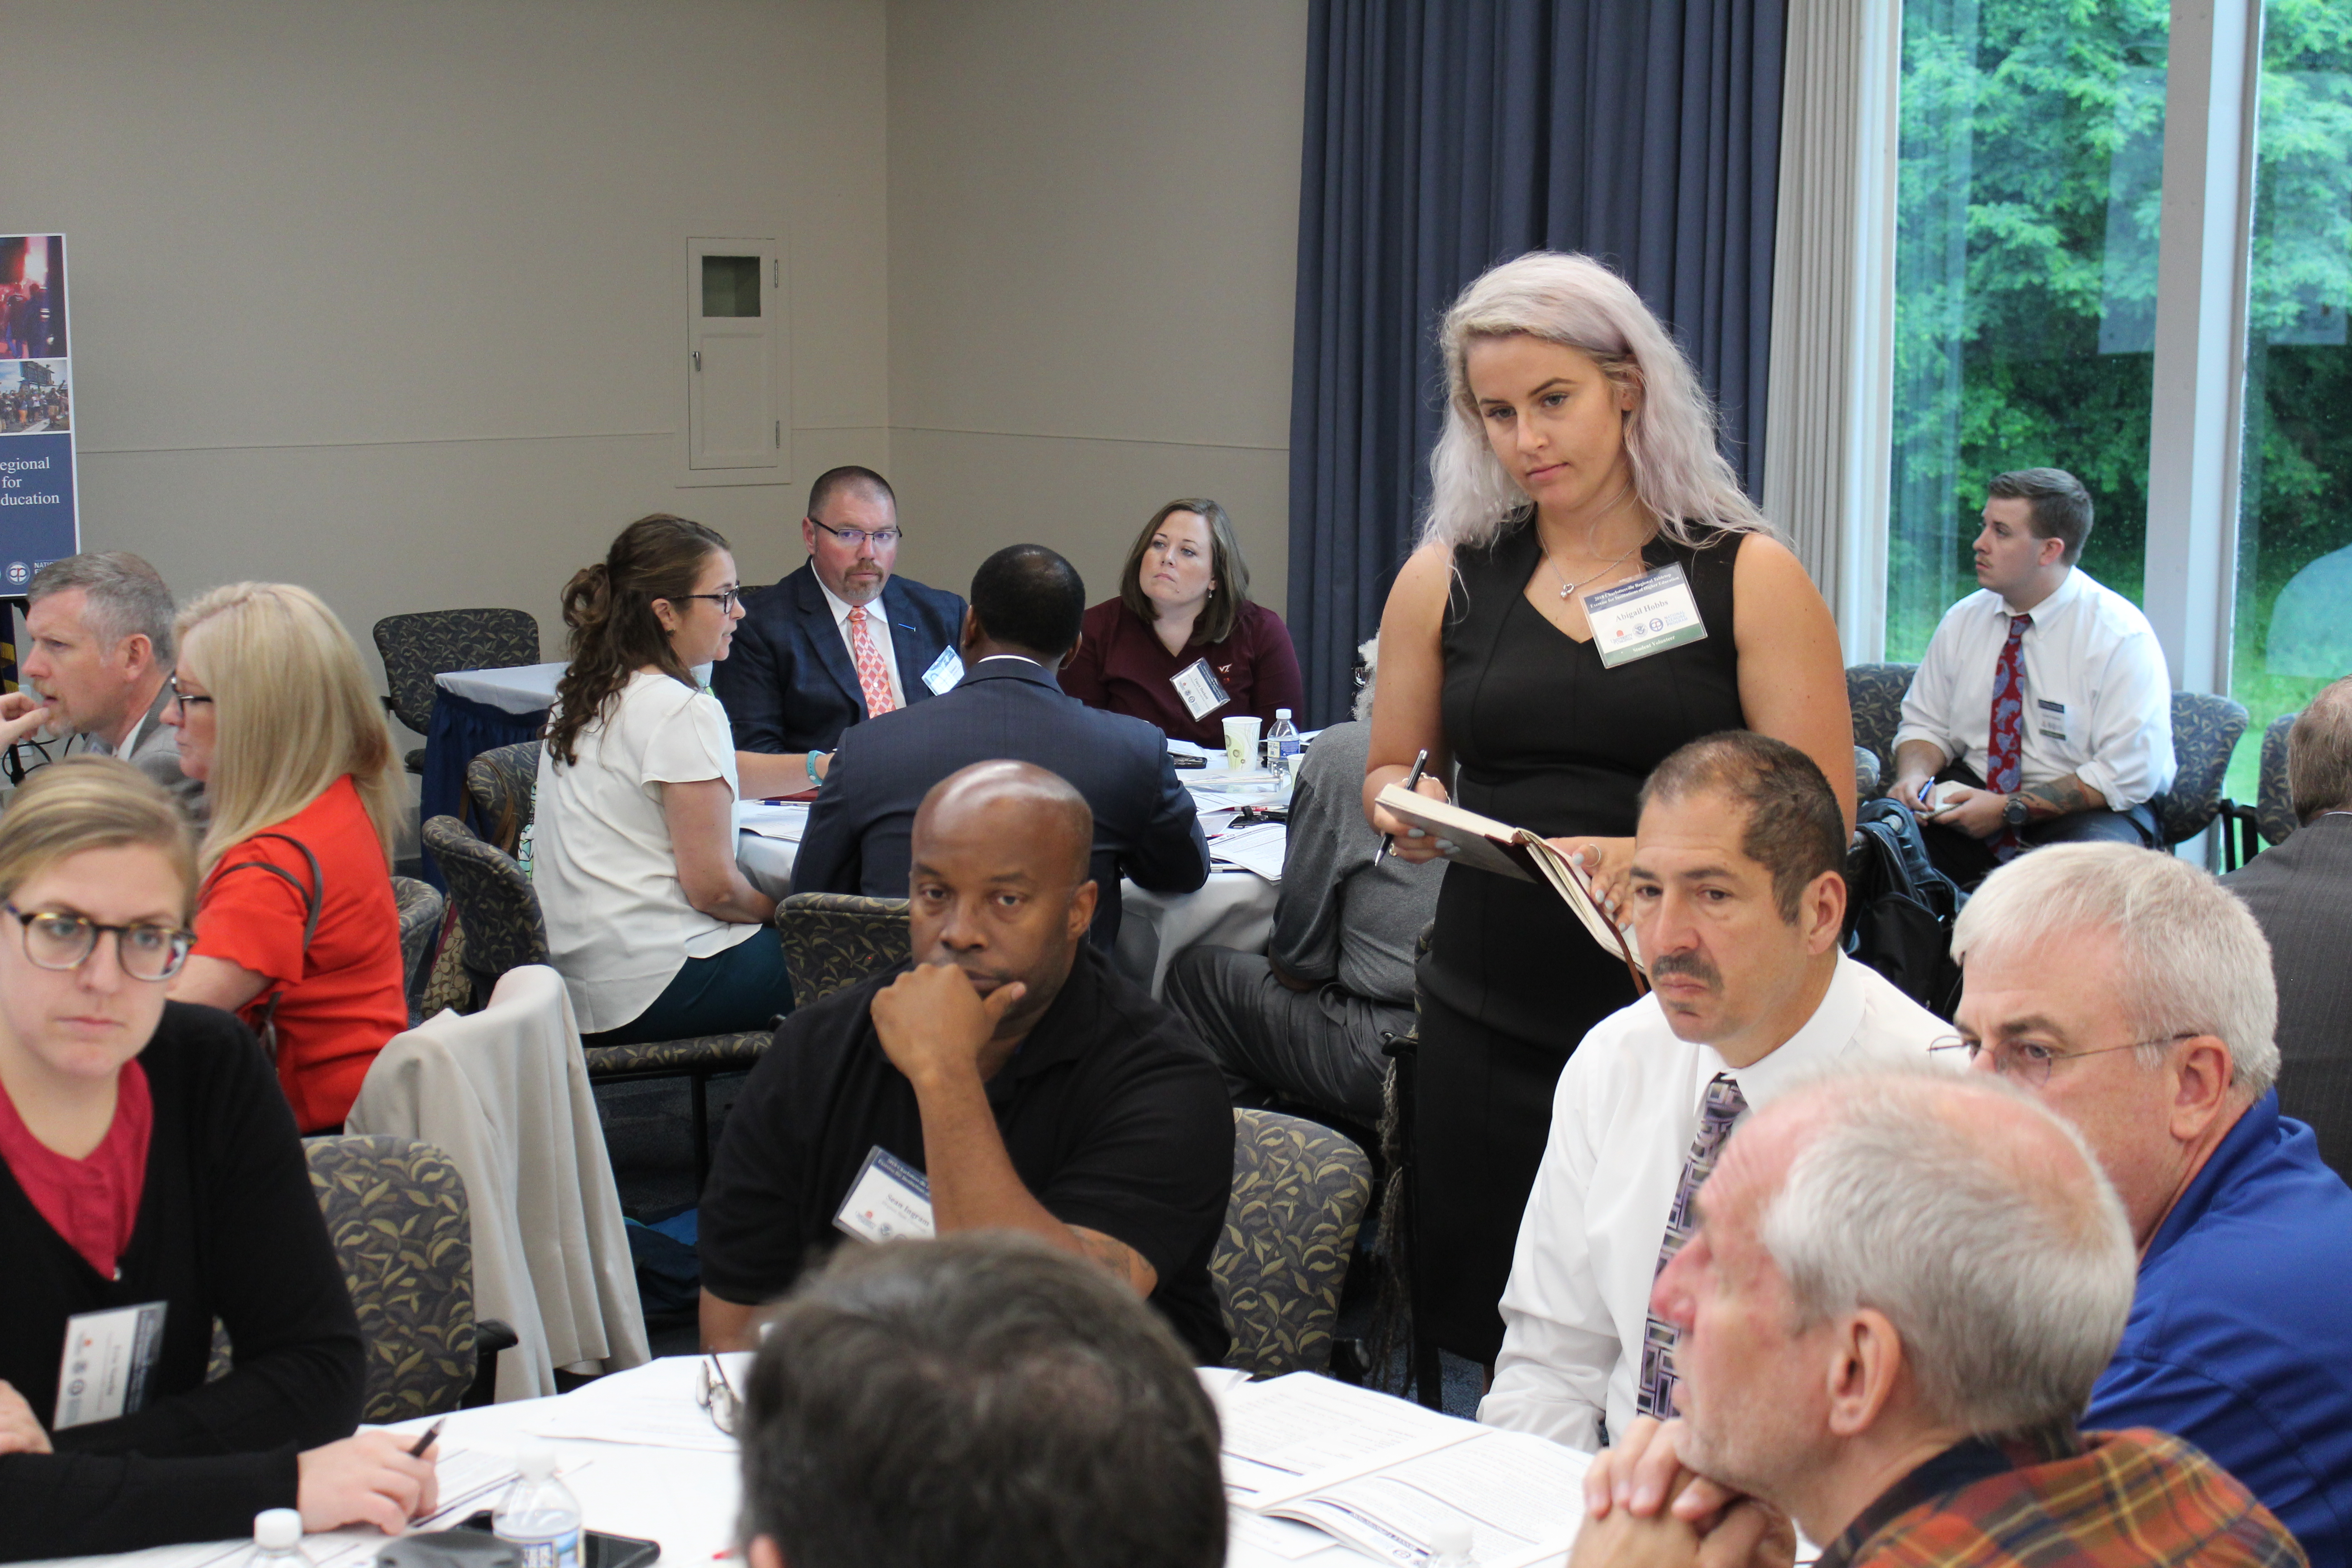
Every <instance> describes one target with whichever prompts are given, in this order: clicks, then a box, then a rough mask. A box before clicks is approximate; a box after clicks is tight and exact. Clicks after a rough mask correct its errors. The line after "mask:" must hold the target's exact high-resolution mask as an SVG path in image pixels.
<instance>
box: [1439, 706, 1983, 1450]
mask: <svg viewBox="0 0 2352 1568" xmlns="http://www.w3.org/2000/svg"><path fill="white" fill-rule="evenodd" d="M1845 850H1846V833H1845V825H1844V820H1843V817H1842V816H1840V814H1839V812H1838V805H1837V797H1836V796H1835V795H1832V793H1831V791H1830V786H1829V781H1828V780H1827V779H1825V778H1823V777H1822V773H1821V770H1820V769H1819V768H1818V767H1816V766H1814V764H1813V763H1812V761H1811V759H1810V758H1808V757H1807V756H1805V754H1804V753H1803V752H1800V751H1798V750H1797V749H1796V748H1794V747H1792V746H1790V745H1788V744H1786V743H1784V742H1780V741H1775V740H1772V739H1770V738H1769V737H1768V736H1763V735H1758V734H1752V733H1750V732H1748V731H1726V732H1725V733H1722V734H1718V735H1709V736H1707V737H1706V738H1705V739H1703V740H1698V741H1694V742H1691V743H1690V744H1689V745H1687V746H1685V747H1683V748H1682V749H1681V750H1680V751H1678V752H1675V753H1674V755H1672V756H1670V757H1668V758H1667V759H1666V760H1665V761H1664V762H1663V763H1660V764H1659V765H1658V768H1657V771H1656V772H1655V773H1652V774H1651V775H1650V779H1649V782H1648V783H1647V784H1644V785H1643V791H1642V814H1641V818H1640V824H1639V826H1638V827H1637V828H1636V830H1635V837H1634V847H1633V905H1634V910H1635V929H1636V931H1637V932H1638V933H1639V935H1640V937H1641V942H1642V952H1643V954H1644V955H1645V956H1646V958H1647V961H1648V963H1649V969H1650V979H1651V983H1652V984H1653V985H1654V987H1655V989H1654V990H1653V991H1652V992H1651V994H1649V995H1647V996H1644V997H1643V999H1642V1000H1640V1001H1639V1002H1636V1003H1634V1004H1633V1005H1632V1006H1630V1007H1627V1008H1625V1009H1624V1010H1623V1011H1622V1012H1619V1013H1616V1014H1614V1015H1612V1016H1610V1017H1608V1018H1605V1019H1603V1020H1602V1021H1601V1024H1600V1025H1599V1026H1596V1027H1595V1028H1594V1029H1593V1030H1592V1032H1591V1034H1588V1035H1587V1036H1585V1037H1584V1041H1583V1043H1582V1044H1581V1045H1580V1046H1579V1047H1577V1049H1576V1052H1575V1054H1573V1055H1572V1056H1570V1058H1568V1066H1567V1067H1566V1068H1563V1069H1562V1070H1561V1072H1560V1076H1559V1088H1558V1089H1557V1090H1556V1091H1555V1093H1554V1095H1553V1100H1552V1120H1551V1135H1550V1140H1549V1142H1548V1143H1547V1144H1546V1145H1545V1148H1544V1156H1543V1163H1542V1164H1541V1166H1540V1167H1539V1168H1538V1171H1537V1174H1536V1182H1535V1188H1534V1191H1533V1192H1532V1193H1531V1194H1529V1196H1528V1206H1527V1212H1526V1214H1525V1215H1524V1217H1523V1218H1522V1219H1521V1221H1520V1225H1519V1240H1518V1248H1517V1252H1516V1254H1515V1255H1514V1257H1513V1258H1512V1263H1511V1278H1510V1283H1509V1284H1508V1285H1507V1287H1506V1288H1505V1289H1504V1291H1503V1300H1502V1303H1501V1305H1502V1313H1503V1327H1504V1332H1503V1350H1502V1354H1501V1356H1500V1358H1499V1359H1498V1360H1497V1361H1496V1366H1495V1380H1494V1385H1493V1387H1492V1389H1491V1391H1490V1392H1489V1393H1488V1394H1487V1395H1486V1401H1485V1403H1483V1404H1482V1405H1480V1406H1479V1408H1478V1418H1479V1419H1480V1420H1481V1421H1484V1422H1486V1423H1487V1424H1488V1425H1489V1426H1507V1427H1511V1428H1514V1429H1516V1430H1519V1431H1526V1432H1536V1433H1540V1434H1541V1435H1543V1436H1548V1437H1550V1438H1553V1439H1554V1440H1556V1441H1558V1442H1561V1443H1566V1444H1569V1445H1570V1446H1571V1447H1580V1448H1589V1449H1591V1448H1599V1447H1601V1446H1602V1444H1603V1443H1604V1442H1605V1441H1606V1440H1607V1436H1606V1433H1605V1432H1604V1430H1603V1427H1602V1422H1603V1420H1604V1418H1605V1419H1606V1422H1607V1428H1606V1432H1613V1433H1618V1434H1622V1433H1623V1432H1624V1431H1625V1430H1626V1429H1627V1428H1628V1427H1629V1426H1631V1425H1632V1423H1633V1419H1634V1417H1635V1416H1636V1415H1665V1414H1670V1413H1671V1407H1672V1401H1673V1382H1674V1375H1673V1367H1672V1360H1671V1351H1672V1347H1673V1342H1674V1331H1673V1330H1672V1329H1671V1328H1669V1327H1668V1326H1667V1325H1665V1324H1664V1323H1662V1322H1658V1321H1654V1319H1653V1318H1652V1317H1651V1314H1650V1292H1651V1287H1652V1286H1653V1284H1654V1282H1655V1280H1656V1278H1657V1275H1658V1271H1659V1270H1660V1269H1661V1268H1664V1266H1665V1264H1666V1262H1667V1261H1668V1260H1669V1259H1671V1258H1672V1257H1673V1256H1674V1253H1675V1250H1677V1249H1678V1248H1679V1247H1680V1246H1681V1244H1682V1242H1683V1240H1684V1239H1685V1238H1686V1237H1687V1236H1688V1235H1689V1232H1690V1228H1691V1225H1692V1223H1693V1222H1692V1220H1691V1217H1690V1212H1689V1210H1690V1197H1691V1194H1693V1193H1694V1192H1695V1191H1696V1189H1697V1187H1698V1185H1699V1184H1700V1183H1701V1182H1703V1181H1704V1180H1705V1179H1706V1173H1707V1172H1708V1171H1710V1170H1711V1169H1712V1168H1713V1165H1714V1161H1715V1157H1716V1154H1717V1152H1718V1151H1719V1150H1720V1148H1721V1146H1722V1143H1723V1141H1724V1140H1725V1139H1726V1138H1727V1137H1728V1136H1729V1135H1730V1131H1731V1129H1732V1127H1733V1126H1734V1125H1736V1124H1737V1122H1738V1120H1739V1118H1740V1117H1741V1116H1743V1115H1745V1114H1746V1113H1747V1111H1748V1110H1752V1109H1754V1108H1755V1107H1758V1106H1760V1105H1764V1104H1768V1103H1769V1102H1770V1101H1771V1100H1773V1099H1774V1098H1775V1097H1776V1096H1778V1095H1779V1094H1780V1093H1781V1092H1783V1091H1784V1090H1786V1089H1790V1087H1792V1086H1793V1085H1795V1084H1798V1083H1801V1082H1804V1081H1807V1080H1809V1079H1813V1078H1816V1077H1818V1076H1820V1075H1821V1074H1822V1073H1824V1072H1833V1071H1835V1070H1837V1068H1840V1067H1841V1066H1854V1067H1859V1066H1862V1065H1864V1064H1870V1063H1881V1062H1899V1063H1910V1064H1918V1063H1922V1062H1925V1061H1927V1059H1928V1056H1927V1053H1928V1049H1929V1047H1930V1046H1931V1045H1932V1044H1933V1043H1934V1042H1935V1041H1937V1039H1939V1038H1942V1037H1946V1036H1948V1034H1949V1033H1950V1028H1949V1026H1948V1025H1947V1024H1945V1023H1944V1021H1943V1020H1941V1019H1939V1018H1937V1017H1936V1016H1934V1015H1933V1014H1930V1013H1928V1012H1927V1011H1926V1010H1925V1009H1923V1008H1921V1007H1919V1006H1918V1005H1916V1004H1915V1003H1913V1002H1912V1001H1911V1000H1910V999H1909V998H1907V997H1906V996H1905V995H1904V994H1902V993H1901V992H1899V991H1897V990H1896V989H1895V987H1894V986H1893V985H1892V984H1889V983H1888V982H1887V981H1886V980H1885V979H1884V978H1883V977H1881V976H1880V975H1879V974H1878V973H1876V972H1875V971H1873V970H1871V969H1868V968H1865V967H1864V966H1863V965H1861V964H1859V963H1854V962H1853V960H1851V959H1849V958H1847V957H1845V956H1844V954H1843V952H1841V951H1840V949H1839V938H1840V935H1841V934H1842V931H1843V925H1844V920H1845V904H1846V887H1845V879H1844V876H1843V867H1844V864H1845Z"/></svg>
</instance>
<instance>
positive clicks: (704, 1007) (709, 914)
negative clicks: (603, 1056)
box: [531, 514, 793, 1045]
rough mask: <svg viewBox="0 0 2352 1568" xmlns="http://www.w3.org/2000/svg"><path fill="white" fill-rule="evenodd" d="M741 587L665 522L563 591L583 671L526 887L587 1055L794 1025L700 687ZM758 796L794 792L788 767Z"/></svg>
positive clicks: (718, 541)
mask: <svg viewBox="0 0 2352 1568" xmlns="http://www.w3.org/2000/svg"><path fill="white" fill-rule="evenodd" d="M737 587H738V584H737V581H736V575H735V557H734V555H733V554H732V552H730V550H729V549H728V545H727V541H726V540H725V539H723V538H722V537H720V536H719V533H718V532H717V531H714V530H712V529H709V528H705V527H704V526H702V524H700V523H698V522H688V521H686V520H685V519H684V518H677V517H668V516H665V515H660V514H656V515H655V516H652V517H643V518H639V519H638V520H637V521H635V522H633V523H631V524H629V526H628V527H626V528H625V529H623V530H622V531H621V536H620V537H619V538H618V539H615V540H614V542H613V548H612V549H611V550H610V551H609V552H606V554H605V557H604V560H603V561H601V562H598V563H596V564H595V565H593V566H590V567H588V568H586V569H585V570H583V571H582V572H580V573H578V574H575V575H574V576H573V577H572V581H571V582H570V583H569V584H566V585H565V587H564V590H563V623H564V625H566V626H570V627H571V628H572V648H571V652H572V665H571V668H568V669H567V670H565V671H564V674H563V679H562V682H561V683H560V684H559V685H558V687H557V688H556V706H555V711H554V713H553V715H552V717H551V719H550V720H549V721H548V727H547V743H546V746H545V748H544V749H543V750H542V751H541V753H540V759H539V803H538V808H537V818H536V820H537V826H536V827H535V829H534V831H533V836H532V856H533V862H532V869H531V879H532V880H533V882H534V883H536V884H537V886H538V889H539V897H540V905H541V909H542V910H544V911H545V913H546V917H547V940H548V947H549V950H550V952H551V954H552V956H553V960H554V963H555V967H556V969H557V970H558V971H559V972H560V973H562V976H563V979H564V984H566V985H567V986H568V987H569V988H570V990H571V993H572V1008H573V1010H574V1011H575V1012H577V1013H578V1014H579V1016H580V1030H581V1033H582V1034H583V1036H586V1037H589V1039H590V1042H591V1043H592V1044H595V1045H629V1044H634V1043H635V1042H637V1041H641V1040H673V1039H683V1038H686V1037H690V1036H695V1035H715V1034H724V1033H729V1032H731V1031H735V1030H743V1029H760V1028H764V1027H766V1026H767V1025H768V1021H769V1020H770V1019H771V1018H772V1017H774V1016H776V1015H778V1014H780V1013H785V1012H789V1011H791V1009H792V1005H793V997H792V982H791V981H790V979H789V978H788V977H787V976H786V974H785V972H784V955H783V948H782V944H781V943H780V942H779V941H778V940H777V935H776V929H775V927H774V926H773V925H772V924H770V923H769V917H770V916H772V914H773V913H774V912H775V902H774V900H772V899H770V898H769V897H768V896H767V895H766V894H765V893H762V892H761V891H760V890H759V889H757V888H754V887H753V886H751V883H750V882H749V881H747V880H745V879H744V877H743V873H742V872H741V871H740V869H738V868H737V867H736V864H735V802H736V800H737V798H738V795H739V794H740V778H739V773H738V759H737V755H736V752H735V749H734V741H733V738H732V736H731V734H730V731H729V729H728V724H727V713H726V710H724V709H722V708H720V707H719V700H718V699H717V698H715V697H713V696H711V695H710V692H709V689H707V688H705V687H704V686H703V685H702V684H701V682H700V681H699V680H698V679H696V677H695V675H694V674H693V670H694V668H695V667H696V666H698V665H707V664H709V663H711V662H712V661H714V660H717V659H722V658H726V657H727V647H728V642H729V640H730V637H732V636H733V635H734V629H735V623H736V622H737V621H739V620H740V619H742V616H743V610H742V606H741V605H740V603H738V601H737V596H736V590H737ZM770 761H771V759H768V758H765V757H760V758H745V759H743V762H744V763H746V764H748V765H751V766H752V767H754V768H755V769H756V768H763V767H764V766H765V764H767V763H769V762H770ZM752 783H753V785H754V787H755V788H756V789H758V790H760V791H761V793H763V794H776V793H780V792H781V791H782V790H783V789H787V788H790V787H792V786H791V785H790V784H788V783H785V782H783V780H782V769H781V764H779V776H778V778H777V779H775V780H769V779H766V778H755V779H754V780H753V781H752Z"/></svg>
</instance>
